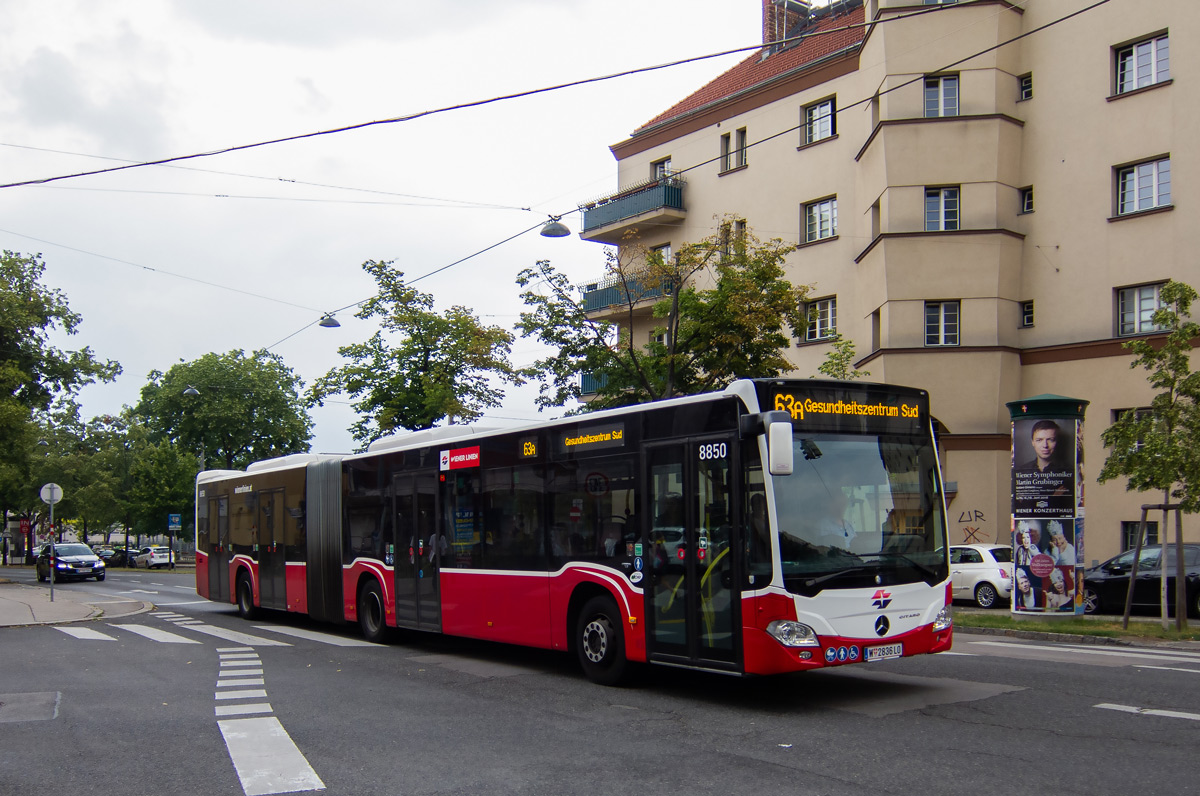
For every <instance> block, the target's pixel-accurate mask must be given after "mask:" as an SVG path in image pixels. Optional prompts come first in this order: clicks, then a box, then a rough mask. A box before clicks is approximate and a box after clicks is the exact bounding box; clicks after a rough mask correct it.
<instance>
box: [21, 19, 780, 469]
mask: <svg viewBox="0 0 1200 796" xmlns="http://www.w3.org/2000/svg"><path fill="white" fill-rule="evenodd" d="M759 19H760V10H759V3H758V0H738V1H737V2H729V1H728V0H688V2H683V0H677V2H670V3H668V2H660V1H659V0H610V1H609V2H594V0H593V1H592V2H576V0H524V1H523V2H522V1H517V2H504V3H502V2H496V1H495V0H457V2H443V1H442V0H426V1H425V2H416V0H391V1H390V2H385V1H384V0H341V1H340V2H336V3H335V2H330V1H328V0H327V1H326V2H316V0H236V1H235V0H175V1H174V2H155V1H154V0H136V1H135V0H105V2H102V3H101V2H95V1H94V0H76V1H74V2H72V1H69V0H5V2H4V3H2V4H0V182H2V183H12V182H17V181H22V180H30V179H39V178H46V177H55V176H59V175H67V174H72V173H77V172H82V171H90V170H95V169H99V168H106V167H110V166H114V165H120V163H121V162H122V161H147V160H155V159H161V158H166V157H174V156H179V155H187V154H193V153H201V152H211V151H216V150H221V149H224V148H227V147H234V146H240V145H244V144H251V143H256V142H260V141H266V140H271V139H276V138H283V137H288V136H295V135H300V134H304V133H311V132H318V131H324V130H331V129H336V128H340V127H345V126H349V125H354V124H361V123H364V122H370V121H374V120H380V119H389V118H394V117H399V116H403V115H407V114H412V113H416V112H420V111H426V110H430V109H435V108H441V107H445V106H451V105H455V104H459V103H464V102H471V101H476V100H482V99H488V98H491V97H495V96H499V95H506V94H512V93H516V92H520V91H525V90H530V89H536V88H541V87H546V86H551V85H555V84H559V83H564V82H568V81H572V80H579V79H583V78H589V77H594V76H601V75H605V74H610V73H613V72H619V71H623V70H627V69H632V68H637V67H644V66H651V65H655V64H660V63H664V62H667V61H672V60H676V59H681V58H687V57H690V56H697V55H703V54H707V53H712V52H718V51H722V50H727V49H731V48H735V47H740V46H747V45H753V44H754V43H756V41H758V37H759V25H760V22H759ZM742 57H744V56H742V55H735V56H725V57H723V58H721V59H715V60H708V61H703V62H700V63H698V64H693V65H687V66H681V67H675V68H671V69H667V70H661V71H657V72H652V73H649V74H643V75H637V76H632V77H624V78H619V79H615V80H610V81H605V82H601V83H595V84H591V85H587V86H583V87H578V88H569V89H564V90H561V91H555V92H551V93H546V94H541V95H538V96H534V97H528V98H521V99H514V100H508V101H504V102H499V103H493V104H489V105H485V106H483V107H477V108H471V109H466V110H460V111H452V112H447V113H442V114H437V115H432V116H428V117H425V118H421V119H417V120H414V121H410V122H404V123H396V124H384V125H377V126H373V127H368V128H366V129H361V130H354V131H349V132H344V133H338V134H333V135H324V136H318V137H313V138H308V139H305V140H302V141H296V142H289V143H282V144H276V145H272V146H266V147H260V148H255V149H250V150H247V151H241V152H235V153H230V154H223V155H217V156H213V157H206V158H201V159H194V160H189V161H186V162H184V163H180V164H178V165H176V166H173V167H171V166H152V167H143V168H137V169H131V170H126V171H121V172H116V173H111V174H103V175H96V176H88V177H80V178H76V179H70V180H62V181H57V182H52V183H49V184H47V185H43V186H27V187H13V188H5V189H0V249H7V250H11V251H17V252H22V253H34V252H41V253H42V254H43V255H44V259H45V262H46V264H47V275H46V280H45V281H46V282H47V283H48V284H49V285H50V286H52V287H54V288H58V289H60V290H62V291H63V292H64V293H66V295H67V297H68V300H69V302H70V305H71V308H72V309H73V310H75V311H76V312H78V313H80V314H81V315H82V316H83V324H82V327H81V329H80V332H79V334H77V335H76V336H74V337H72V338H70V339H69V340H66V341H63V343H62V344H64V345H66V346H68V347H71V348H79V347H82V346H90V347H91V348H92V349H93V351H94V352H95V353H96V354H97V355H98V356H99V357H102V358H106V359H113V360H116V361H118V362H120V363H121V365H122V366H123V368H124V373H123V374H122V375H121V376H120V378H119V379H118V380H117V381H116V382H115V383H114V384H111V385H106V386H95V387H90V388H87V389H86V390H85V391H84V393H83V409H84V415H85V417H92V416H94V415H100V414H106V413H110V412H116V411H118V410H119V409H120V408H121V407H122V406H123V405H126V404H129V405H132V404H134V403H136V402H137V399H138V393H139V390H140V388H141V386H142V385H143V384H144V383H145V380H146V374H147V373H149V372H150V371H151V370H154V369H160V370H165V369H167V368H169V367H170V366H171V365H172V364H174V363H176V362H179V361H181V360H189V361H190V360H192V359H195V358H197V357H200V356H202V355H204V354H205V353H207V352H210V351H214V352H226V351H230V350H233V349H237V348H241V349H244V350H246V351H247V352H249V351H251V350H254V349H257V348H262V347H268V346H270V347H271V350H272V351H273V352H275V353H277V354H279V355H280V356H282V357H283V359H284V361H285V362H286V364H287V365H288V366H290V367H291V368H293V369H294V370H295V371H296V372H297V373H298V374H299V375H300V376H301V378H303V379H304V380H305V381H306V382H307V383H311V382H312V381H313V380H314V379H315V378H317V377H319V376H320V375H322V374H324V373H325V372H326V371H328V370H329V369H330V368H332V367H334V366H337V365H339V364H341V363H342V359H341V358H340V357H339V356H338V354H337V347H338V346H339V345H344V344H347V343H350V342H359V341H362V340H365V339H366V338H367V337H369V336H370V334H371V333H372V332H373V331H374V326H373V325H368V324H367V323H366V322H363V321H358V320H357V319H355V318H353V310H352V309H351V310H345V311H342V312H341V313H339V314H338V316H337V317H338V319H339V321H340V322H341V324H342V326H341V328H338V329H323V328H319V327H317V326H312V327H311V328H308V329H305V330H304V331H302V332H300V333H299V334H296V335H295V336H293V337H290V338H288V336H289V335H292V334H293V333H294V332H297V331H298V330H300V329H302V328H303V327H304V326H305V325H306V324H309V323H311V322H313V321H315V320H317V319H318V318H319V317H320V314H321V313H323V312H327V311H332V310H336V309H339V308H342V307H346V306H347V305H351V304H353V303H355V302H357V301H360V300H363V299H365V298H368V297H369V296H370V295H371V294H372V293H373V292H374V283H373V282H372V281H371V280H370V279H369V278H368V277H367V276H366V275H365V274H364V273H363V271H362V269H361V264H362V262H363V261H364V260H367V259H381V260H394V261H395V263H396V266H397V267H398V268H399V269H400V270H402V271H403V272H404V273H405V275H406V277H407V278H408V279H409V280H412V279H415V278H417V277H420V276H421V275H423V274H426V273H429V272H431V271H434V270H436V269H438V268H441V267H443V266H445V265H448V264H449V263H452V262H454V261H456V260H458V259H460V258H463V257H466V256H467V255H470V254H472V253H474V252H477V251H480V250H482V249H484V248H486V247H488V246H491V245H492V244H495V243H497V242H499V241H501V240H503V239H505V238H507V237H509V236H511V235H514V234H516V233H518V232H520V231H521V230H524V229H526V228H529V227H532V226H534V225H537V224H539V223H540V222H542V221H545V220H546V217H547V216H548V215H549V214H551V213H554V214H558V213H563V212H566V211H574V209H575V208H576V206H577V205H578V203H579V202H581V201H583V200H586V199H589V198H593V197H596V196H599V195H602V194H605V193H608V192H610V191H612V190H615V189H616V187H617V185H616V164H615V161H614V160H613V157H612V155H611V153H610V152H609V150H608V147H609V145H610V144H614V143H617V142H619V141H621V140H623V139H624V138H626V137H627V136H628V135H629V133H630V132H632V131H633V130H634V129H635V128H636V127H638V126H639V125H640V124H642V123H644V122H645V121H647V120H649V119H650V118H652V117H653V116H654V115H655V114H657V113H658V112H659V111H662V110H664V109H666V108H667V107H669V106H670V105H671V104H673V103H674V102H675V101H677V100H678V99H681V98H682V97H683V96H685V95H687V94H688V93H690V92H691V91H692V90H694V89H696V88H698V87H699V86H701V85H702V84H704V83H705V82H707V81H708V80H709V79H711V78H712V77H714V76H716V75H717V74H720V73H721V72H723V71H724V70H726V69H728V68H729V67H730V66H732V65H733V64H734V63H736V62H737V61H738V60H740V59H741V58H742ZM521 208H530V210H528V211H527V210H522V209H521ZM563 220H564V221H565V222H566V223H567V224H568V225H569V226H570V227H571V228H572V230H573V231H575V232H576V233H578V230H579V220H580V219H579V215H578V213H574V212H572V213H571V215H569V216H565V217H564V219H563ZM543 258H544V259H550V260H552V261H553V262H554V263H555V264H556V265H557V266H559V267H560V268H562V269H564V270H565V271H566V272H567V273H569V274H570V275H571V277H572V279H574V280H575V281H576V282H582V281H584V280H586V279H589V278H594V277H596V276H599V275H600V274H601V273H602V272H603V267H604V258H603V247H602V246H601V245H599V244H593V243H585V242H583V241H581V240H579V238H578V236H577V235H576V236H574V237H572V238H570V239H557V240H556V239H549V238H542V237H540V236H538V235H537V234H536V231H534V232H531V233H529V234H526V235H524V236H522V237H520V238H518V239H517V240H515V241H513V242H511V243H507V244H505V245H503V246H500V247H498V248H496V249H495V250H493V251H490V252H488V253H486V254H484V255H481V256H479V257H476V258H474V259H471V260H468V261H467V262H465V263H463V264H461V265H458V266H455V267H453V268H450V269H448V270H446V271H444V272H442V273H440V274H437V275H435V276H432V277H430V278H428V279H424V280H422V281H420V282H418V283H417V284H416V286H417V287H419V288H421V289H422V290H424V291H425V292H428V293H431V294H432V295H433V296H434V297H435V299H436V300H437V302H438V304H439V306H440V307H446V306H449V305H451V304H463V305H465V306H467V307H470V308H471V309H472V310H473V311H475V312H476V313H477V314H479V315H480V316H482V318H483V319H484V320H485V321H487V322H490V323H495V324H499V325H503V326H505V327H506V328H510V329H511V328H512V325H513V324H514V323H515V321H516V319H517V318H516V316H517V313H518V312H519V311H520V308H521V305H520V302H519V299H518V292H519V291H518V289H517V287H516V285H515V283H514V278H515V276H516V274H517V273H518V271H520V270H521V269H522V268H524V267H527V266H529V265H532V264H533V263H534V262H535V261H536V260H538V259H543ZM206 283H216V284H220V285H225V286H227V287H228V288H232V289H220V288H217V287H213V286H210V285H209V284H206ZM284 338H288V339H286V340H285V339H284ZM280 341H282V342H280ZM537 353H538V351H537V349H536V348H535V346H534V345H533V344H532V343H531V341H522V340H520V339H518V341H517V343H516V345H515V346H514V360H515V361H516V363H517V364H527V363H528V362H529V361H531V360H532V359H533V358H534V357H535V356H536V355H537ZM534 394H535V392H534V391H532V390H530V389H528V388H527V389H524V390H517V391H512V390H510V395H509V398H508V399H507V400H506V402H505V406H504V407H503V408H502V409H500V410H497V411H495V412H493V413H491V415H492V416H493V417H494V419H496V420H498V421H503V422H505V423H516V422H519V421H521V420H531V419H536V418H537V417H538V416H539V415H538V413H537V411H536V409H535V407H534V404H533V396H534ZM342 398H343V399H345V396H342ZM313 418H314V420H315V421H316V429H315V438H314V440H313V449H314V450H316V451H326V452H334V451H347V450H350V449H351V447H352V443H351V438H350V435H349V433H348V432H347V430H346V429H347V427H348V426H349V425H350V424H351V423H352V422H353V421H354V420H355V417H354V414H353V411H352V410H351V408H350V407H349V405H348V403H340V404H337V403H334V404H327V406H326V408H324V409H315V410H314V411H313Z"/></svg>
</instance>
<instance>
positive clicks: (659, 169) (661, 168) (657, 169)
mask: <svg viewBox="0 0 1200 796" xmlns="http://www.w3.org/2000/svg"><path fill="white" fill-rule="evenodd" d="M674 173H675V172H674V171H672V170H671V159H670V158H663V159H662V160H656V161H654V162H653V163H651V164H650V179H652V180H661V179H662V178H663V177H670V176H671V175H672V174H674Z"/></svg>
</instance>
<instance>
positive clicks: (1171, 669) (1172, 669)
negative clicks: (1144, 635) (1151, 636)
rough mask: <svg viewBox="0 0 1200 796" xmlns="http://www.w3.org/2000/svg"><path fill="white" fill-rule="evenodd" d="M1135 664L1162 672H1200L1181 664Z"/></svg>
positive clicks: (1138, 666) (1137, 666)
mask: <svg viewBox="0 0 1200 796" xmlns="http://www.w3.org/2000/svg"><path fill="white" fill-rule="evenodd" d="M1168 582H1169V581H1168ZM1134 666H1135V667H1136V668H1138V669H1158V670H1159V671H1160V672H1187V673H1188V674H1200V669H1184V668H1183V667H1181V666H1150V665H1149V664H1145V663H1135V664H1134Z"/></svg>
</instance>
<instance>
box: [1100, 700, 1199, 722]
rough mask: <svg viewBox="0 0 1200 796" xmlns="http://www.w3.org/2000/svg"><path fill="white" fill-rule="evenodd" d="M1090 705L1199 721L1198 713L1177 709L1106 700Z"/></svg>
mask: <svg viewBox="0 0 1200 796" xmlns="http://www.w3.org/2000/svg"><path fill="white" fill-rule="evenodd" d="M1092 707H1094V708H1100V709H1101V710H1118V711H1121V712H1122V713H1134V714H1136V715H1138V716H1161V717H1163V718H1168V719H1188V720H1189V721H1200V713H1184V712H1182V711H1179V710H1156V709H1154V708H1139V707H1136V706H1134V705H1111V704H1108V703H1107V702H1106V703H1103V704H1100V705H1092Z"/></svg>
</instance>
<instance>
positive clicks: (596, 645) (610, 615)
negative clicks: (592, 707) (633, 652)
mask: <svg viewBox="0 0 1200 796" xmlns="http://www.w3.org/2000/svg"><path fill="white" fill-rule="evenodd" d="M575 651H576V653H577V654H578V656H579V664H580V666H582V667H583V673H584V675H586V676H587V678H588V679H589V680H591V681H592V682H593V683H597V684H599V685H620V684H621V683H622V682H624V680H625V678H626V676H627V674H628V670H629V662H628V661H627V660H626V659H625V637H624V634H623V632H622V629H621V614H620V613H619V612H618V611H617V605H616V603H614V602H613V601H612V599H611V598H609V597H593V598H592V599H590V600H588V601H587V603H585V604H584V606H583V610H582V611H580V612H579V619H578V620H576V622H575Z"/></svg>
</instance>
